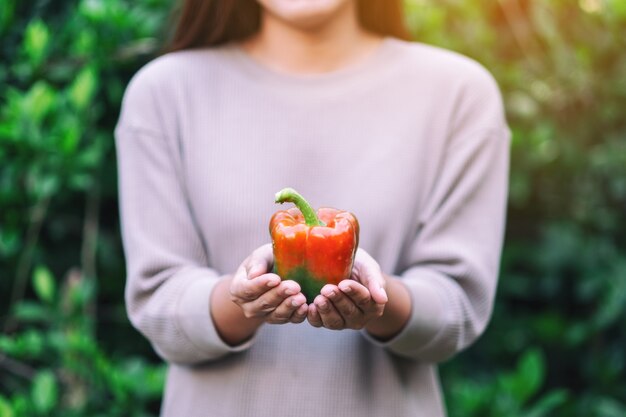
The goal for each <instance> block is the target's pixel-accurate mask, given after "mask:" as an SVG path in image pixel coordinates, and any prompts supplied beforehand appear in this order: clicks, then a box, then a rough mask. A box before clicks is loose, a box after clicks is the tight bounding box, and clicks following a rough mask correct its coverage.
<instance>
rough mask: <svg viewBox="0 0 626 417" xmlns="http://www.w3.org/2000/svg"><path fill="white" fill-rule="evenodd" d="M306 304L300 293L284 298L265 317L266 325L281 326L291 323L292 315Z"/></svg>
mask: <svg viewBox="0 0 626 417" xmlns="http://www.w3.org/2000/svg"><path fill="white" fill-rule="evenodd" d="M303 304H306V298H305V297H304V295H302V294H301V293H298V294H296V295H294V296H292V297H288V298H285V299H284V300H283V302H282V303H280V305H279V306H278V307H276V309H275V310H274V311H273V312H272V313H270V314H269V316H268V317H267V322H268V323H273V324H283V323H287V322H289V321H291V318H292V317H293V315H294V313H295V312H296V311H297V310H299V308H300V307H301V306H302V305H303Z"/></svg>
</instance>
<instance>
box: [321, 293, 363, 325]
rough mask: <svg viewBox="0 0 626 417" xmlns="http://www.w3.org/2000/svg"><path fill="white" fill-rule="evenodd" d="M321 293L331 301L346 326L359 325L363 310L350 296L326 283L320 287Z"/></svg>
mask: <svg viewBox="0 0 626 417" xmlns="http://www.w3.org/2000/svg"><path fill="white" fill-rule="evenodd" d="M321 294H322V295H323V296H325V297H326V298H328V299H329V300H330V301H331V302H332V304H333V306H334V307H335V309H336V310H337V312H338V313H339V314H340V315H341V317H342V318H343V320H344V322H345V324H346V326H347V327H349V328H354V327H358V326H359V325H360V322H362V319H363V311H361V309H359V307H357V305H356V304H355V303H354V301H352V299H351V298H349V297H348V296H346V295H345V294H344V293H343V292H342V291H340V290H339V288H338V287H336V286H334V285H326V286H324V288H322V291H321Z"/></svg>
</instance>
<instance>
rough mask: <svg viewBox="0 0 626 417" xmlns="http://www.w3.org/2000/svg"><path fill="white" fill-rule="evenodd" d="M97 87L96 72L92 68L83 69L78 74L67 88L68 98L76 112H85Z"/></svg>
mask: <svg viewBox="0 0 626 417" xmlns="http://www.w3.org/2000/svg"><path fill="white" fill-rule="evenodd" d="M97 87H98V80H97V76H96V71H95V70H94V68H93V67H90V66H88V67H85V68H83V70H82V71H81V72H80V73H79V74H78V76H77V77H76V79H75V80H74V82H73V83H72V85H71V86H70V88H69V98H70V102H71V103H72V105H74V107H75V108H76V109H77V110H85V109H86V108H87V106H88V105H89V104H90V102H91V100H92V99H93V96H94V94H95V92H96V88H97Z"/></svg>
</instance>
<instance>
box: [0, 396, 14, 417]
mask: <svg viewBox="0 0 626 417" xmlns="http://www.w3.org/2000/svg"><path fill="white" fill-rule="evenodd" d="M13 416H15V413H13V407H11V404H10V403H9V402H8V401H7V400H6V399H5V398H4V397H3V396H2V395H0V417H13Z"/></svg>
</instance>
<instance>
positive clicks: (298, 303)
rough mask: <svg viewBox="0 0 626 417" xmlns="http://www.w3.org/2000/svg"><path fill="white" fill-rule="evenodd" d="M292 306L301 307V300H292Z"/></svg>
mask: <svg viewBox="0 0 626 417" xmlns="http://www.w3.org/2000/svg"><path fill="white" fill-rule="evenodd" d="M291 305H292V306H294V307H300V306H301V305H302V302H301V301H300V300H291Z"/></svg>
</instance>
